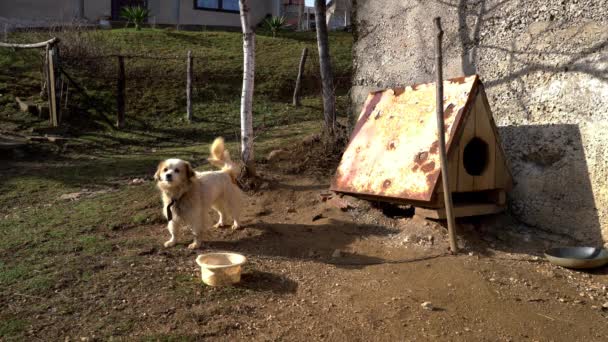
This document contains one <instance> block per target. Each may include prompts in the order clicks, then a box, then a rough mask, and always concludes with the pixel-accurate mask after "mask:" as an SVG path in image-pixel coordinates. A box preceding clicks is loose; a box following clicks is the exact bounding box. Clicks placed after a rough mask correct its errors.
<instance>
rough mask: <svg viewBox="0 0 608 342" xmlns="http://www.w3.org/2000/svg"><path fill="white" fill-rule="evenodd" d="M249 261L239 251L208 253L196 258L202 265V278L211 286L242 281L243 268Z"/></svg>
mask: <svg viewBox="0 0 608 342" xmlns="http://www.w3.org/2000/svg"><path fill="white" fill-rule="evenodd" d="M246 262H247V258H245V256H244V255H241V254H237V253H208V254H201V255H199V256H198V257H197V258H196V263H197V264H198V265H199V266H200V267H201V278H202V280H203V282H204V283H205V284H207V285H209V286H226V285H232V284H236V283H238V282H239V281H241V270H242V266H243V264H245V263H246Z"/></svg>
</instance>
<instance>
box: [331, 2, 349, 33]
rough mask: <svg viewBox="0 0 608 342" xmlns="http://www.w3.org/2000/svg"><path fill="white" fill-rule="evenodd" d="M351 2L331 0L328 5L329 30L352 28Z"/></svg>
mask: <svg viewBox="0 0 608 342" xmlns="http://www.w3.org/2000/svg"><path fill="white" fill-rule="evenodd" d="M351 10H352V1H351V0H330V1H329V2H328V3H327V28H328V29H330V30H338V29H342V28H345V27H348V26H350V12H351Z"/></svg>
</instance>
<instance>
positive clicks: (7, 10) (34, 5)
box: [0, 0, 77, 22]
mask: <svg viewBox="0 0 608 342" xmlns="http://www.w3.org/2000/svg"><path fill="white" fill-rule="evenodd" d="M76 9H77V7H76V0H18V1H9V0H3V1H0V17H4V18H9V19H15V20H36V21H53V22H57V21H62V22H63V21H71V20H72V19H73V18H74V17H75V16H76V14H77V12H76V11H77V10H76Z"/></svg>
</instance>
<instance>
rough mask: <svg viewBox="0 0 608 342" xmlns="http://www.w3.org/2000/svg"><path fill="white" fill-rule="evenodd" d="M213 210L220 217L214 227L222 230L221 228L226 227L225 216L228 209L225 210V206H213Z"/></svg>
mask: <svg viewBox="0 0 608 342" xmlns="http://www.w3.org/2000/svg"><path fill="white" fill-rule="evenodd" d="M211 208H213V210H215V211H216V212H217V214H218V215H219V217H220V218H219V220H217V223H216V224H215V225H213V227H214V228H221V227H223V226H225V224H224V218H225V217H226V214H225V213H226V209H225V208H224V206H223V205H221V204H216V205H214V206H212V207H211Z"/></svg>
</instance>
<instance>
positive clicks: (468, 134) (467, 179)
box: [450, 110, 476, 192]
mask: <svg viewBox="0 0 608 342" xmlns="http://www.w3.org/2000/svg"><path fill="white" fill-rule="evenodd" d="M475 121H476V119H475V110H471V112H470V113H469V115H468V116H467V117H466V118H465V125H464V128H463V130H462V134H461V136H460V143H459V144H458V155H459V156H462V154H463V153H464V148H465V146H466V145H467V143H468V142H469V141H470V140H471V139H473V137H475ZM473 182H474V181H473V176H471V175H470V174H469V173H468V172H467V170H465V169H464V164H463V163H462V160H459V162H458V186H457V190H456V191H459V192H465V191H471V190H473ZM450 188H451V187H450Z"/></svg>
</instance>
